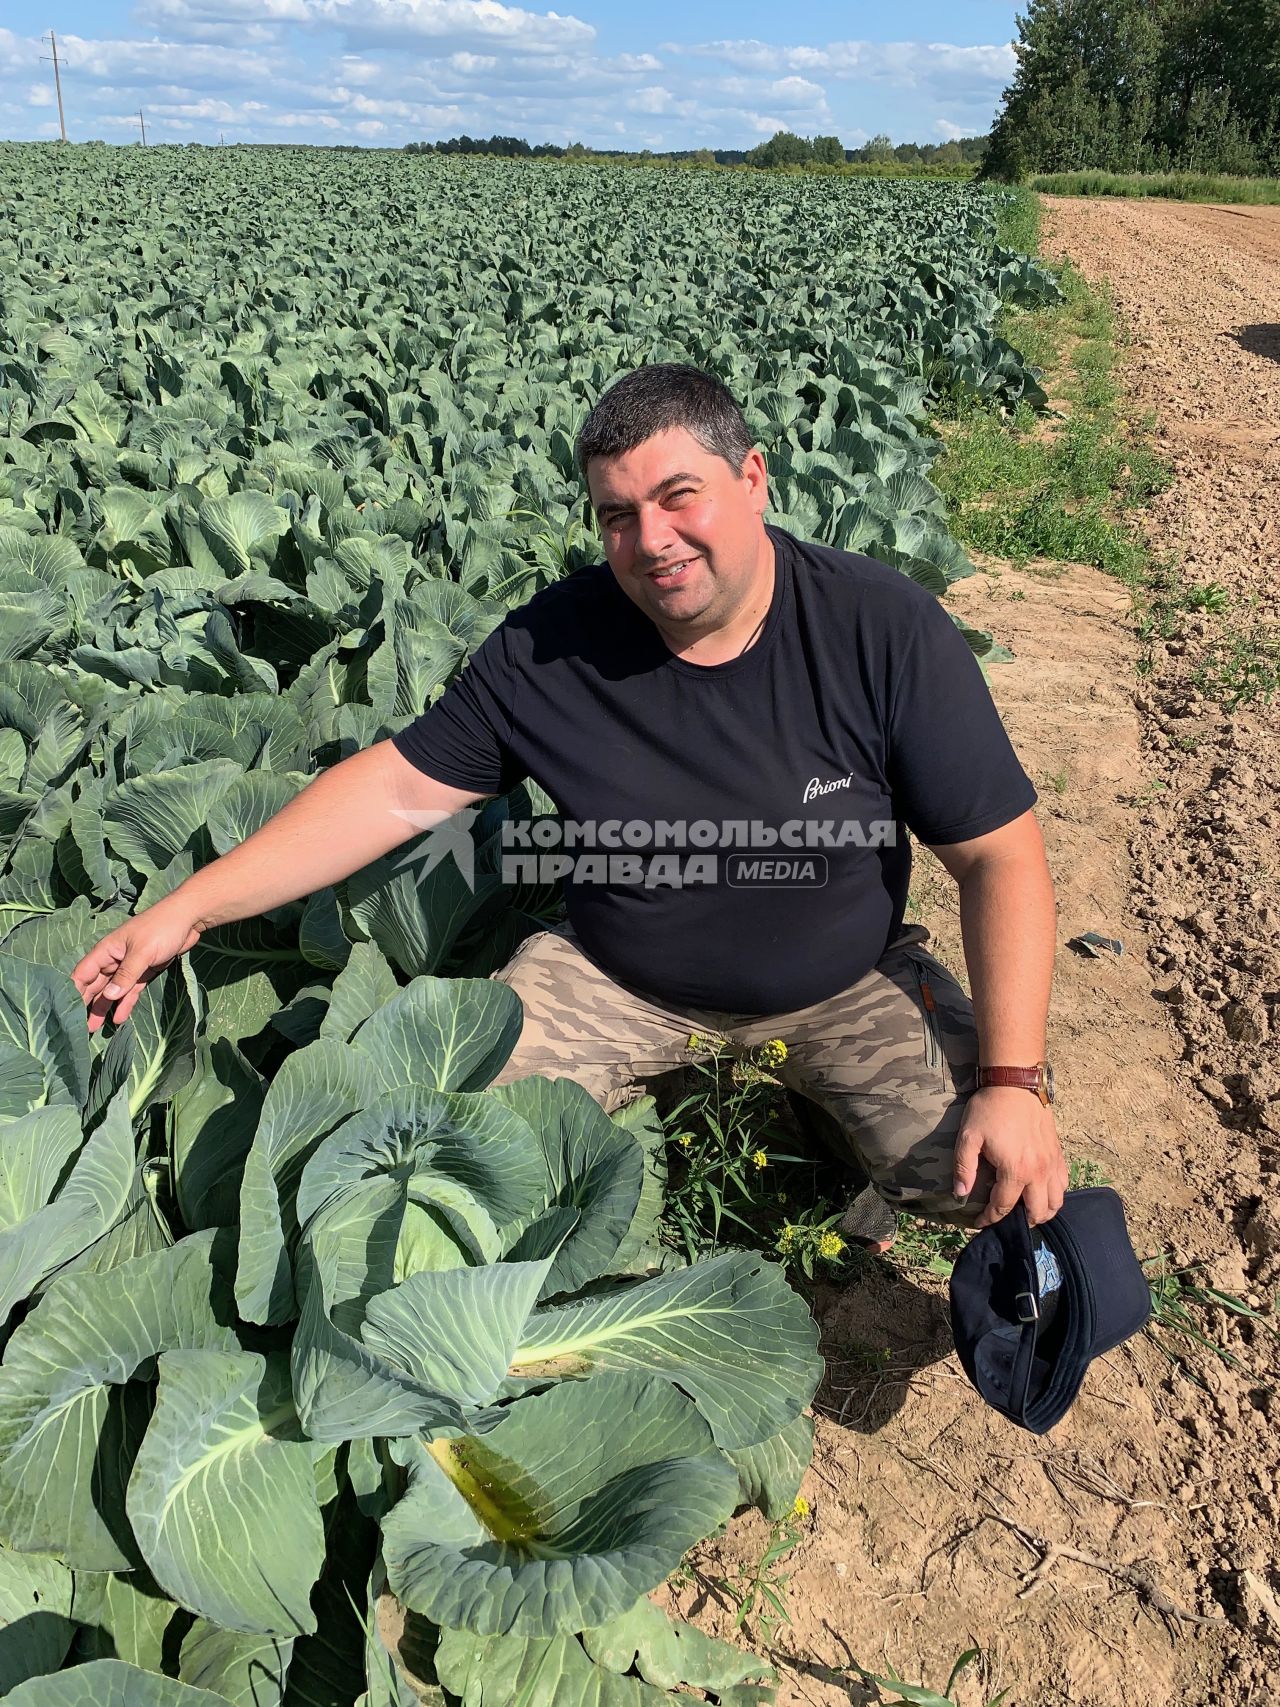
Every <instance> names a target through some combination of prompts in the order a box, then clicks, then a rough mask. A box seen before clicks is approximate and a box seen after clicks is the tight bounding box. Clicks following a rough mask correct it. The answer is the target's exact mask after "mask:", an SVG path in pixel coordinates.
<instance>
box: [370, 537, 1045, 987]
mask: <svg viewBox="0 0 1280 1707" xmlns="http://www.w3.org/2000/svg"><path fill="white" fill-rule="evenodd" d="M768 531H769V537H770V538H771V539H772V541H773V544H774V547H775V554H774V555H775V564H776V573H775V579H774V591H773V600H772V603H771V605H770V607H769V612H768V616H767V617H766V619H765V623H764V627H763V629H762V631H761V633H760V636H759V639H758V640H757V641H756V643H755V645H754V646H752V647H751V648H750V649H749V650H748V651H747V652H745V653H743V655H742V656H741V657H739V658H734V659H731V660H730V661H729V662H727V663H723V664H711V665H703V664H694V663H691V662H689V661H687V660H686V659H682V658H678V657H676V656H675V655H674V654H673V653H672V652H670V651H669V650H668V648H667V646H666V644H665V643H664V641H663V639H662V636H661V634H660V633H659V632H658V629H657V628H656V627H655V626H654V624H653V623H652V622H651V621H650V620H649V618H648V617H647V616H645V615H644V613H643V612H642V611H641V610H640V609H639V608H638V606H636V605H635V604H633V603H632V602H631V600H630V599H628V598H627V596H626V594H625V593H623V592H622V590H621V588H620V587H619V586H618V585H617V583H616V582H615V580H614V578H613V575H612V572H611V571H610V570H609V568H608V567H607V565H599V566H596V567H593V568H590V569H583V570H580V571H578V573H576V574H574V575H571V576H569V577H568V578H566V579H565V580H563V581H560V582H557V583H556V584H555V585H554V586H552V587H549V588H547V589H546V590H545V591H544V592H541V593H539V594H538V595H537V596H536V597H535V598H533V599H531V600H530V601H529V603H528V604H526V605H523V606H521V607H520V608H519V609H517V610H514V611H512V612H511V613H510V615H509V616H508V617H507V618H506V620H505V621H504V622H503V623H502V624H501V626H500V627H499V628H497V629H496V630H495V631H494V632H493V634H491V635H490V636H489V638H488V639H487V640H486V641H485V642H484V644H483V645H482V646H481V647H480V648H479V649H478V650H477V651H476V653H475V654H474V656H473V657H472V659H471V661H470V663H469V664H468V665H467V668H466V669H465V670H464V671H463V673H462V675H461V676H460V677H459V678H458V680H457V681H456V682H454V683H453V685H452V686H451V687H450V688H448V689H447V690H446V692H445V693H444V694H443V695H442V696H441V698H440V699H439V700H438V701H437V702H436V704H435V705H433V706H431V707H430V709H429V710H427V711H426V712H425V713H424V714H423V715H422V716H420V717H418V718H417V719H416V720H415V721H414V722H413V723H411V724H409V725H408V726H407V727H406V728H405V729H404V730H402V731H401V732H400V733H399V734H398V735H396V736H395V737H394V741H395V746H396V748H397V750H398V751H399V752H400V753H401V754H403V756H404V757H405V758H406V759H408V760H410V762H411V763H413V764H415V765H416V766H418V768H419V769H420V770H423V771H425V772H426V773H427V774H428V775H430V776H432V777H435V778H436V779H437V780H439V781H440V782H444V783H447V784H449V785H450V786H451V787H454V788H466V789H474V790H476V792H477V793H483V794H501V793H505V792H506V791H507V790H508V789H511V788H514V787H515V786H516V784H517V783H519V782H521V781H523V780H524V779H525V778H526V777H529V778H532V779H533V781H535V782H536V783H538V784H539V785H540V786H541V787H542V788H543V789H545V790H546V792H547V793H548V794H549V795H550V797H551V799H552V800H553V801H554V802H555V804H556V806H557V808H558V810H559V812H560V814H561V816H562V819H563V820H565V821H567V824H566V828H565V830H564V838H565V839H564V841H562V842H561V843H559V844H553V843H552V842H551V841H549V840H546V839H544V840H543V841H541V843H539V842H532V843H531V842H529V841H528V840H527V839H520V832H519V830H518V829H516V830H515V832H514V833H515V835H516V838H517V839H516V840H515V841H514V843H513V845H512V846H511V847H510V849H509V855H508V857H509V862H510V863H509V864H508V867H507V871H508V875H509V876H511V877H512V878H513V879H515V878H519V877H534V876H540V877H542V878H543V879H545V878H546V877H547V876H548V875H551V876H555V875H563V876H564V883H565V898H566V904H567V908H568V914H569V919H570V922H571V923H572V925H573V927H574V929H575V931H576V932H577V934H578V936H579V938H580V939H581V942H582V944H583V947H584V948H585V949H586V951H587V953H588V954H589V955H590V956H591V957H592V959H594V960H595V961H597V962H598V963H599V964H600V965H601V966H603V967H604V968H605V970H606V971H608V972H609V973H610V974H612V975H613V976H614V977H616V978H618V979H619V980H620V981H622V982H623V983H626V984H630V985H633V986H635V987H637V988H639V989H640V990H642V991H646V992H648V993H650V994H651V995H653V996H654V997H655V998H657V999H658V1000H660V1001H663V1002H667V1003H671V1004H673V1005H676V1006H680V1007H692V1008H709V1009H715V1010H721V1011H727V1012H731V1013H739V1014H773V1013H787V1012H792V1011H794V1010H795V1009H797V1008H802V1007H807V1006H808V1005H810V1004H811V1003H813V1002H818V1001H822V1000H825V999H826V998H827V997H829V996H832V995H834V994H835V993H836V992H837V991H838V990H842V989H844V988H846V987H847V986H848V985H850V984H853V983H854V982H856V980H857V979H859V978H861V977H862V976H863V975H864V974H865V973H866V972H868V971H869V970H870V969H871V968H872V967H873V966H874V965H875V964H876V962H877V961H878V960H879V959H880V957H881V955H882V954H883V953H884V950H885V948H886V947H887V946H888V944H889V943H890V942H891V941H892V940H893V939H894V937H896V936H897V935H898V934H899V932H900V930H901V926H902V916H903V910H904V908H905V905H906V898H907V883H908V879H909V877H910V874H911V852H910V846H909V843H908V840H907V837H906V835H905V834H904V833H903V825H906V826H908V827H909V828H910V829H911V830H912V831H913V832H914V834H915V835H916V836H918V837H919V839H920V840H921V841H922V842H924V843H927V844H944V843H948V842H960V841H967V840H969V839H970V838H971V837H974V836H981V835H984V834H986V833H987V832H988V831H990V830H995V829H998V828H1000V826H1001V825H1003V824H1007V823H1009V822H1010V821H1011V820H1012V819H1014V818H1017V817H1019V816H1020V815H1021V814H1022V813H1023V812H1025V811H1027V810H1028V808H1029V807H1030V806H1032V805H1033V804H1034V802H1035V799H1036V792H1035V789H1034V788H1033V787H1032V784H1031V782H1030V780H1029V778H1028V777H1027V776H1026V774H1025V772H1024V771H1023V769H1022V767H1021V765H1020V764H1019V763H1018V760H1017V758H1016V756H1015V755H1014V751H1013V748H1012V746H1011V745H1010V742H1009V738H1008V736H1007V735H1006V733H1005V730H1004V727H1003V725H1002V724H1001V722H1000V718H999V715H998V713H997V711H996V709H995V706H994V705H993V703H992V700H991V695H990V693H989V691H988V689H987V685H986V682H985V681H984V680H983V677H982V672H981V670H980V668H979V667H978V663H977V660H976V659H975V658H974V656H973V653H972V652H971V651H970V649H969V647H968V645H967V643H966V642H965V639H964V637H963V635H961V633H960V632H959V630H958V629H957V628H956V626H955V624H954V623H953V622H952V621H951V619H950V617H949V616H948V615H947V613H946V611H945V610H944V609H943V608H942V606H941V605H940V604H939V603H938V601H937V600H936V598H935V597H934V596H933V594H932V593H929V592H926V591H925V590H924V589H923V588H922V587H920V586H918V585H917V584H916V583H915V582H914V581H912V580H910V579H909V578H908V577H907V576H905V575H903V574H901V573H900V572H899V571H898V570H896V569H891V568H888V567H887V566H886V565H884V564H882V563H877V562H875V561H874V560H872V559H871V558H867V557H860V556H853V555H850V554H849V553H847V552H842V551H835V550H832V549H830V548H828V547H825V546H817V545H809V544H804V543H802V542H801V541H799V540H796V539H794V538H793V537H792V536H791V535H790V534H788V533H785V532H783V531H782V530H781V529H780V528H775V527H770V528H769V530H768ZM646 827H647V828H646ZM541 829H542V831H544V832H546V833H547V835H551V834H553V833H554V832H556V830H557V826H556V825H555V824H554V823H547V824H544V825H543V826H542V827H541ZM535 859H536V860H541V861H542V862H543V863H542V864H541V865H538V866H537V867H536V868H535V867H534V866H533V865H531V864H529V863H527V862H530V861H534V860H535ZM549 860H550V861H555V860H558V862H559V863H558V864H552V865H548V864H547V863H546V862H547V861H549ZM570 868H571V869H570ZM602 879H603V880H602Z"/></svg>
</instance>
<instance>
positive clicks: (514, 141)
mask: <svg viewBox="0 0 1280 1707" xmlns="http://www.w3.org/2000/svg"><path fill="white" fill-rule="evenodd" d="M986 148H987V138H986V137H985V136H964V137H955V138H952V139H949V140H948V141H946V142H900V143H896V144H895V143H894V142H893V141H892V139H891V138H890V137H888V136H884V135H880V136H873V137H872V138H871V140H870V141H869V142H864V143H862V144H861V145H860V146H859V147H857V148H846V147H845V146H844V144H843V143H842V142H841V141H840V138H839V137H838V136H815V137H807V136H797V135H796V133H795V132H794V131H789V130H779V131H775V132H774V134H773V135H772V136H771V137H770V138H769V140H768V141H767V142H761V143H758V144H757V145H756V147H755V148H673V149H664V150H663V151H662V152H661V153H660V154H655V153H654V152H653V150H651V149H648V148H644V149H641V150H639V151H638V152H637V151H635V150H632V149H610V148H588V147H586V145H585V144H584V143H581V142H572V143H569V144H568V145H567V146H561V145H560V144H558V143H554V142H539V143H536V144H530V143H529V142H527V141H526V140H525V139H524V137H522V136H466V135H463V136H454V137H449V138H448V139H447V140H445V141H441V142H410V143H407V144H406V146H405V149H404V152H405V153H406V154H489V155H497V156H499V157H500V158H504V159H535V160H536V159H555V160H650V161H664V162H665V161H670V162H672V163H675V164H679V165H693V166H758V167H761V168H764V169H771V168H777V167H779V166H799V167H801V168H804V167H812V166H845V165H898V166H963V165H976V164H977V163H978V162H980V161H981V160H982V158H983V155H984V154H985V152H986Z"/></svg>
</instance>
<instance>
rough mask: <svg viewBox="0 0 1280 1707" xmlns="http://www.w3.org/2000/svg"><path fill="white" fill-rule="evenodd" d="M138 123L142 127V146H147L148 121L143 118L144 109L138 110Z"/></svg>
mask: <svg viewBox="0 0 1280 1707" xmlns="http://www.w3.org/2000/svg"><path fill="white" fill-rule="evenodd" d="M138 123H139V124H140V125H141V126H142V146H143V147H144V148H145V147H146V146H147V121H146V119H144V118H143V116H142V108H141V107H139V108H138Z"/></svg>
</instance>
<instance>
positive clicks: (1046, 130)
mask: <svg viewBox="0 0 1280 1707" xmlns="http://www.w3.org/2000/svg"><path fill="white" fill-rule="evenodd" d="M1014 51H1015V53H1016V54H1017V57H1018V67H1017V71H1016V73H1015V75H1014V79H1013V82H1012V84H1011V85H1010V86H1009V88H1008V89H1006V91H1005V94H1004V105H1003V107H1002V109H1001V112H1000V114H999V117H998V118H997V120H996V123H995V125H994V127H993V129H992V132H991V142H990V147H989V149H988V152H987V158H986V162H985V165H984V168H983V170H984V175H986V176H988V177H996V178H1004V179H1009V180H1013V181H1015V182H1016V181H1018V180H1020V179H1022V178H1025V177H1027V176H1028V175H1029V174H1031V173H1034V172H1070V171H1080V170H1084V169H1095V170H1101V171H1110V172H1163V171H1190V172H1206V173H1238V174H1244V175H1251V174H1259V173H1276V172H1280V0H1030V3H1029V5H1028V7H1027V10H1026V12H1025V13H1024V14H1022V15H1021V16H1020V17H1019V18H1018V41H1017V42H1016V43H1015V44H1014Z"/></svg>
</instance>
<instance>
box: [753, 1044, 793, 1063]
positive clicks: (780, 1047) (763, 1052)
mask: <svg viewBox="0 0 1280 1707" xmlns="http://www.w3.org/2000/svg"><path fill="white" fill-rule="evenodd" d="M756 1055H757V1059H758V1060H759V1062H760V1065H761V1066H762V1067H780V1066H781V1065H782V1063H783V1062H784V1061H785V1060H786V1058H787V1046H786V1044H785V1043H784V1042H783V1041H782V1039H781V1038H780V1037H774V1038H771V1039H770V1040H769V1042H768V1043H762V1044H761V1045H760V1048H759V1049H758V1050H757V1052H756Z"/></svg>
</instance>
